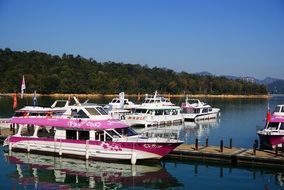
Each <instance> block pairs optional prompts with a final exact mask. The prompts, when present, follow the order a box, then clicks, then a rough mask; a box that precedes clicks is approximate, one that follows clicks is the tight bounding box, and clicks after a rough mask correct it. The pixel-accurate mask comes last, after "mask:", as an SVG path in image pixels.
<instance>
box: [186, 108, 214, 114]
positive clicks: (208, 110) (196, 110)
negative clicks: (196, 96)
mask: <svg viewBox="0 0 284 190" xmlns="http://www.w3.org/2000/svg"><path fill="white" fill-rule="evenodd" d="M211 112H212V107H211V106H205V107H197V108H195V107H182V110H181V113H194V114H199V113H202V114H206V113H211Z"/></svg>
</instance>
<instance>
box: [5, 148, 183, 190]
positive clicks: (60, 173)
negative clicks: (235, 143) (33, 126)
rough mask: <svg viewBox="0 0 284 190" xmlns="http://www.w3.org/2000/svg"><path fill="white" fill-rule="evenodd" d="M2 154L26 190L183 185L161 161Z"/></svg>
mask: <svg viewBox="0 0 284 190" xmlns="http://www.w3.org/2000/svg"><path fill="white" fill-rule="evenodd" d="M5 157H6V160H7V162H9V163H10V164H15V165H16V171H15V173H12V174H11V175H10V176H11V178H13V179H14V180H16V181H17V182H16V183H18V184H19V185H20V186H21V187H25V188H27V189H33V188H36V189H61V188H63V189H69V188H72V189H73V188H84V189H85V188H95V189H119V188H129V187H132V188H133V187H135V188H138V187H146V188H158V189H161V188H170V187H177V186H182V184H181V183H179V182H178V181H177V179H176V178H174V177H172V176H171V175H170V174H169V173H168V172H167V171H166V170H165V169H164V168H163V167H162V166H161V164H160V163H159V164H154V165H153V163H150V164H149V163H148V164H147V165H131V164H127V163H110V162H99V161H91V160H89V161H85V160H79V159H71V158H63V157H53V156H45V155H37V154H30V153H19V152H10V154H8V153H7V154H6V155H5Z"/></svg>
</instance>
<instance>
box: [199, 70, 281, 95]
mask: <svg viewBox="0 0 284 190" xmlns="http://www.w3.org/2000/svg"><path fill="white" fill-rule="evenodd" d="M194 74H196V75H199V76H213V74H212V73H210V72H207V71H202V72H199V73H194ZM223 77H226V78H228V79H231V80H243V81H246V82H252V83H256V84H263V85H265V86H266V87H267V89H268V91H269V93H271V94H284V80H283V79H278V78H272V77H266V78H265V79H263V80H259V79H256V78H254V77H250V76H246V77H243V76H242V77H240V76H232V75H224V76H223Z"/></svg>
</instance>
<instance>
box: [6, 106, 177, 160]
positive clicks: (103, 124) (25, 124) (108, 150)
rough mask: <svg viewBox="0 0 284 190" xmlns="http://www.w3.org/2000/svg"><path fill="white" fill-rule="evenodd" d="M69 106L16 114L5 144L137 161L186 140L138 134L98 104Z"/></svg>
mask: <svg viewBox="0 0 284 190" xmlns="http://www.w3.org/2000/svg"><path fill="white" fill-rule="evenodd" d="M65 109H66V111H65V112H64V114H63V113H59V114H54V115H48V116H43V115H41V114H33V115H32V116H31V115H29V114H27V115H22V114H15V116H14V117H12V118H11V120H10V122H11V123H12V124H14V125H17V126H18V127H17V128H18V130H17V133H16V134H15V135H11V136H8V137H7V138H6V140H5V141H4V144H3V146H6V147H8V149H9V151H11V150H15V151H17V150H19V151H23V150H24V151H27V152H39V153H45V154H46V153H50V154H55V155H59V156H61V155H63V156H64V155H66V156H67V155H69V156H70V155H72V156H78V157H83V158H85V159H91V158H94V159H121V160H131V163H132V164H135V163H136V161H137V160H144V159H160V158H162V157H163V156H165V155H166V154H168V153H169V152H170V151H172V150H173V149H174V148H176V147H177V146H178V145H180V144H181V143H182V141H179V140H176V139H168V138H150V137H149V138H148V137H144V136H141V135H138V134H137V133H136V132H135V131H134V130H133V129H132V128H130V127H129V126H128V125H127V124H126V123H125V122H123V121H120V120H114V119H111V116H110V115H107V114H106V112H104V111H103V108H102V107H101V106H98V105H96V104H82V105H81V104H79V105H75V106H66V107H65ZM26 128H28V129H29V130H25V129H26Z"/></svg>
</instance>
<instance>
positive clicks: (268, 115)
mask: <svg viewBox="0 0 284 190" xmlns="http://www.w3.org/2000/svg"><path fill="white" fill-rule="evenodd" d="M270 119H271V113H270V110H269V109H268V110H267V113H266V122H269V121H270Z"/></svg>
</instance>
